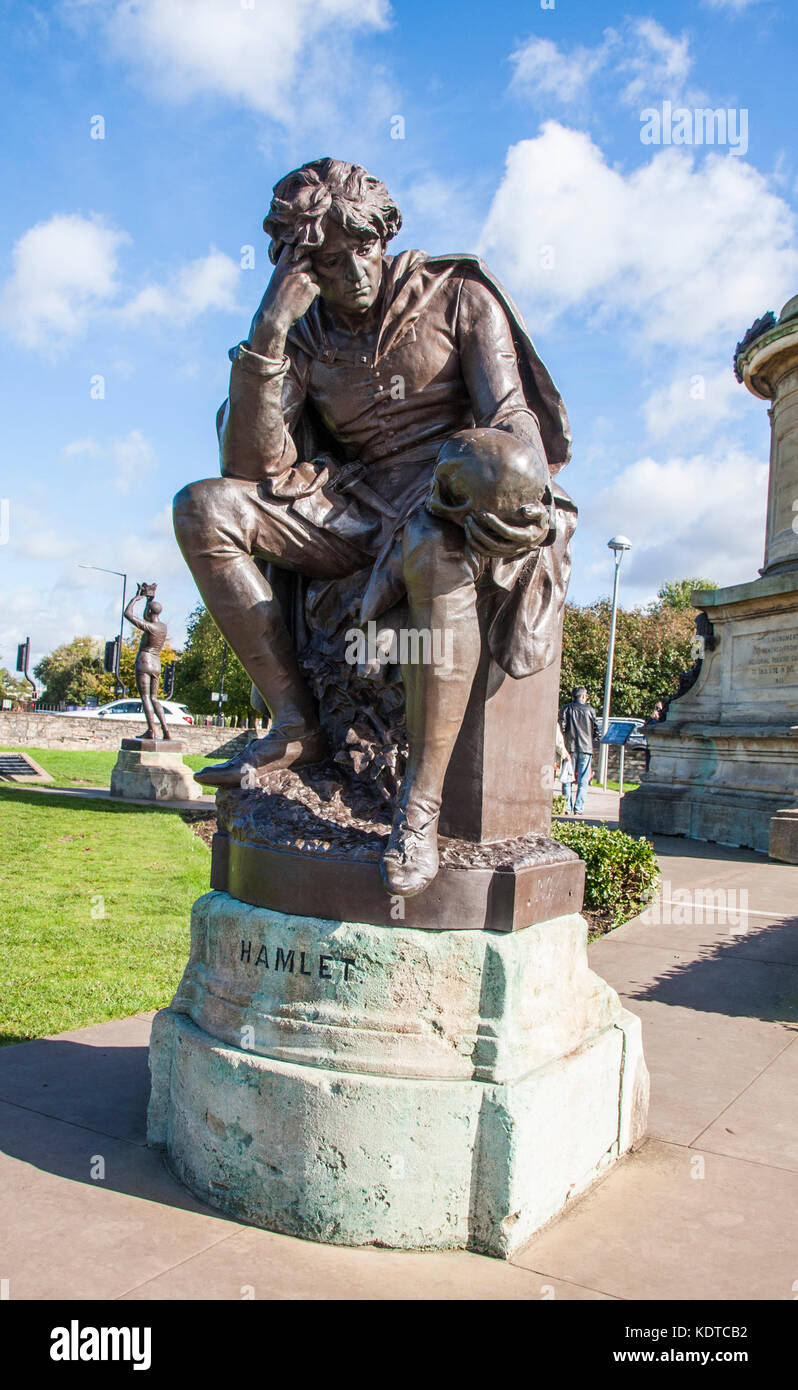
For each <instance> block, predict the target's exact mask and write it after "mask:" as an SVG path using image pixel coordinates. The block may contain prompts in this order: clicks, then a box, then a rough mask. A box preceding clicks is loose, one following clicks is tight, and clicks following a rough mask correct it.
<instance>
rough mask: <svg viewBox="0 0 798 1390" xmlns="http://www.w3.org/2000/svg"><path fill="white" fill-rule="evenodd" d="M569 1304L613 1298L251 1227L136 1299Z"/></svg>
mask: <svg viewBox="0 0 798 1390" xmlns="http://www.w3.org/2000/svg"><path fill="white" fill-rule="evenodd" d="M207 1298H211V1299H243V1298H251V1299H255V1300H256V1301H268V1302H279V1301H286V1300H294V1299H302V1300H305V1299H307V1300H327V1299H345V1300H363V1299H367V1300H385V1299H402V1300H404V1299H408V1300H411V1301H413V1300H424V1301H425V1302H426V1301H427V1300H435V1299H465V1300H471V1299H474V1300H481V1299H488V1300H495V1299H510V1300H519V1299H525V1300H533V1301H534V1300H547V1299H552V1298H553V1299H556V1300H568V1301H584V1300H591V1301H592V1300H596V1299H599V1300H601V1299H604V1298H606V1295H604V1294H602V1293H599V1292H597V1291H596V1290H594V1289H589V1288H584V1287H582V1286H580V1285H578V1284H573V1283H567V1282H565V1281H564V1280H557V1279H548V1278H544V1277H542V1276H541V1275H540V1274H537V1273H535V1272H534V1271H531V1270H526V1269H521V1268H518V1267H515V1266H513V1265H511V1264H507V1263H505V1261H503V1260H492V1259H488V1258H487V1257H485V1256H482V1255H473V1254H469V1253H467V1252H466V1251H446V1252H443V1253H440V1252H430V1253H427V1254H424V1253H415V1252H412V1253H411V1252H404V1251H393V1250H374V1249H362V1250H348V1249H344V1248H343V1247H341V1246H334V1245H318V1244H315V1243H314V1242H312V1241H303V1240H295V1239H293V1238H292V1237H291V1236H281V1235H276V1234H274V1233H273V1232H270V1231H260V1230H255V1229H254V1228H248V1229H246V1230H243V1231H240V1232H239V1233H238V1234H236V1235H231V1237H230V1239H229V1240H224V1241H221V1242H220V1243H218V1244H216V1245H214V1246H212V1247H210V1248H209V1249H207V1250H204V1251H203V1252H202V1253H201V1254H199V1255H196V1256H194V1257H193V1258H192V1259H190V1260H186V1261H185V1262H184V1263H183V1264H181V1265H180V1266H178V1267H177V1268H174V1269H170V1270H169V1271H167V1272H166V1273H164V1274H161V1275H159V1276H158V1277H157V1278H155V1279H151V1280H149V1281H148V1282H147V1283H145V1284H141V1285H139V1286H138V1287H136V1288H134V1289H131V1290H130V1291H129V1292H128V1293H127V1294H126V1295H125V1301H129V1300H139V1299H144V1300H148V1301H149V1300H162V1299H188V1300H192V1299H207Z"/></svg>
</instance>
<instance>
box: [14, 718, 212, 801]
mask: <svg viewBox="0 0 798 1390" xmlns="http://www.w3.org/2000/svg"><path fill="white" fill-rule="evenodd" d="M231 732H232V733H234V732H235V730H232V731H231ZM0 753H30V756H31V757H32V758H33V761H34V762H36V763H38V764H39V767H43V768H44V770H45V772H49V773H50V776H51V777H52V778H53V780H54V782H55V785H56V786H57V787H110V785H111V771H112V769H113V766H114V763H115V762H116V759H117V750H116V749H112V750H111V751H109V752H106V751H105V749H103V748H81V749H79V750H77V751H74V752H73V751H71V750H70V749H68V748H0ZM183 761H184V763H185V764H186V766H187V767H190V768H191V771H192V772H199V770H200V768H201V767H205V766H207V764H208V763H212V762H217V761H218V759H216V758H208V757H205V755H204V754H202V753H191V754H189V755H184V758H183ZM15 785H16V786H19V785H21V784H20V783H16V784H15ZM40 785H41V783H40Z"/></svg>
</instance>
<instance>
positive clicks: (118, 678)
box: [78, 565, 127, 698]
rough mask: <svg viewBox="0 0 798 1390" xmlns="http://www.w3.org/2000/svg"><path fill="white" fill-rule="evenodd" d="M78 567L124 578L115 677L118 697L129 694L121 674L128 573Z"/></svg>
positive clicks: (91, 566) (85, 566) (101, 568)
mask: <svg viewBox="0 0 798 1390" xmlns="http://www.w3.org/2000/svg"><path fill="white" fill-rule="evenodd" d="M78 569H81V570H97V571H98V572H99V573H100V574H116V575H118V576H119V578H120V579H121V580H122V616H121V618H120V619H119V656H118V657H117V662H116V670H115V671H114V679H115V681H116V695H117V698H118V697H119V695H120V694H122V695H125V694H127V691H126V690H125V687H124V686H123V684H122V677H121V676H120V674H119V666H120V662H121V660H122V642H123V641H124V636H125V595H126V593H127V575H126V574H123V573H122V571H121V570H106V569H103V567H102V565H78Z"/></svg>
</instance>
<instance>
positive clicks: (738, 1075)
mask: <svg viewBox="0 0 798 1390" xmlns="http://www.w3.org/2000/svg"><path fill="white" fill-rule="evenodd" d="M630 925H631V924H626V925H625V926H623V927H619V928H618V929H617V930H616V931H614V932H610V933H609V935H607V936H605V937H602V938H601V939H600V940H599V941H596V942H594V943H593V944H592V945H591V947H590V950H589V959H590V964H591V967H592V969H594V970H595V971H596V972H597V973H598V974H599V975H601V976H602V977H603V978H604V979H605V980H607V981H608V982H609V984H611V985H612V986H613V988H614V989H617V991H618V993H619V994H620V996H621V998H622V999H623V1001H624V1003H625V1004H627V1006H628V1007H629V1008H630V1009H631V1010H632V1011H633V1012H634V1013H636V1014H638V1015H639V1017H640V1019H641V1020H642V1024H643V1046H644V1049H645V1054H646V1062H647V1064H648V1069H649V1072H650V1074H651V1108H650V1110H649V1133H650V1134H651V1135H653V1136H655V1137H657V1138H660V1139H667V1140H671V1141H672V1142H674V1143H678V1144H692V1143H693V1142H694V1141H695V1140H696V1138H697V1137H698V1135H699V1134H701V1133H702V1131H703V1130H704V1129H706V1128H707V1126H709V1125H711V1124H712V1123H713V1121H714V1120H716V1119H717V1117H718V1116H719V1115H720V1114H721V1113H722V1112H723V1111H724V1110H725V1109H726V1107H727V1106H728V1105H730V1104H731V1103H732V1101H733V1100H734V1099H735V1098H736V1097H737V1096H738V1095H739V1094H740V1093H741V1092H742V1091H743V1090H745V1089H746V1087H748V1086H750V1085H751V1083H752V1082H753V1081H755V1080H756V1078H757V1077H758V1076H759V1074H760V1073H761V1072H762V1071H763V1070H764V1068H765V1067H767V1066H768V1065H769V1064H770V1063H772V1062H773V1061H774V1059H775V1058H776V1057H778V1056H779V1054H780V1053H781V1052H782V1051H783V1050H784V1048H785V1047H787V1046H788V1045H789V1044H790V1043H791V1041H792V1040H793V1038H794V1037H795V1028H796V1024H795V1023H794V1022H792V1021H791V1020H792V1019H794V1018H795V1017H796V1016H798V1015H796V1004H798V972H796V969H795V967H793V966H788V967H782V966H779V965H776V964H772V963H767V962H764V961H757V960H752V959H750V958H746V957H743V956H739V955H737V954H736V953H735V954H733V955H729V956H728V957H727V954H726V950H725V947H724V948H720V950H717V951H716V950H714V949H712V948H709V949H708V950H707V952H706V953H704V952H703V951H702V948H700V947H699V948H698V949H696V950H693V951H690V950H683V951H674V950H672V949H671V948H669V947H664V946H659V945H646V946H643V945H639V944H638V943H637V941H635V940H632V941H629V940H628V938H627V935H626V933H627V932H628V928H629V926H630ZM651 930H652V940H654V941H656V939H657V937H659V938H662V937H663V936H666V935H667V932H668V930H669V929H668V928H665V927H659V928H652V929H651ZM768 1015H770V1017H768ZM785 1018H786V1021H782V1020H784V1019H785Z"/></svg>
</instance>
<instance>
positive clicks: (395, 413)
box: [218, 251, 575, 676]
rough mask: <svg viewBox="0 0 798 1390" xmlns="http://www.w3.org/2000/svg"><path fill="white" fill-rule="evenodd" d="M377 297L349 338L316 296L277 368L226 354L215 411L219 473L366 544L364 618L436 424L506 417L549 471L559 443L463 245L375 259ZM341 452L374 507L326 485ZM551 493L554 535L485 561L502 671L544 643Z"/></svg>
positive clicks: (556, 564) (515, 337) (542, 371)
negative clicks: (368, 324)
mask: <svg viewBox="0 0 798 1390" xmlns="http://www.w3.org/2000/svg"><path fill="white" fill-rule="evenodd" d="M379 309H380V312H379V316H378V321H377V323H376V326H375V328H374V329H373V331H372V332H371V333H369V334H363V333H360V334H348V333H346V332H344V331H342V330H340V329H338V328H336V326H335V325H334V323H333V322H332V320H331V319H330V317H329V314H328V312H327V310H326V308H325V306H324V304H323V302H322V301H321V300H316V301H315V302H314V304H313V305H312V306H311V308H310V309H309V310H308V312H307V313H306V314H305V316H304V317H303V318H302V319H301V320H300V322H299V323H298V324H296V325H295V326H294V329H293V330H292V331H291V333H290V335H289V338H288V342H287V346H286V354H287V361H286V363H285V364H284V368H283V370H281V371H274V370H272V371H271V374H270V375H266V376H258V375H255V374H253V373H252V372H249V371H243V370H242V369H241V368H240V367H238V369H237V368H236V365H235V364H234V367H233V372H232V374H231V391H230V397H229V399H228V401H227V402H226V403H225V405H224V406H223V407H222V409H221V411H220V412H219V421H218V423H219V436H220V451H221V466H222V472H223V473H226V474H229V475H231V476H239V477H249V478H257V479H258V480H259V486H260V490H261V491H263V490H264V489H265V490H266V491H267V492H268V494H269V495H271V496H272V497H274V498H275V500H279V501H281V502H285V503H286V504H288V505H291V506H292V507H294V508H295V509H296V510H297V511H298V512H299V513H300V514H301V515H302V516H303V517H305V518H306V519H307V520H309V521H311V522H313V523H315V524H317V525H323V526H329V527H330V528H331V529H333V530H336V531H339V532H341V533H342V534H347V535H351V536H352V537H353V538H354V537H357V539H358V540H359V541H360V542H361V544H365V545H366V547H367V548H368V549H369V550H370V551H372V552H373V553H374V555H375V565H374V568H373V570H372V573H371V576H370V578H369V581H368V584H367V586H366V589H365V592H364V596H363V601H362V606H361V617H362V619H363V620H364V621H365V620H366V619H368V618H371V617H377V616H379V614H380V613H381V612H384V611H385V609H386V608H388V607H389V606H390V605H391V604H392V603H393V602H395V601H396V600H397V599H398V598H399V597H400V596H401V577H400V574H399V572H398V567H397V564H396V559H397V554H396V552H397V534H398V532H399V531H400V530H401V526H402V525H403V523H404V521H405V520H406V519H407V517H408V515H409V514H410V513H411V512H412V511H413V510H414V509H415V508H416V507H418V506H419V505H423V502H424V499H425V498H426V496H427V494H428V491H429V486H430V480H431V477H432V472H433V469H434V466H435V460H436V457H437V453H438V450H439V448H440V446H441V444H442V443H443V442H444V441H445V440H446V439H448V438H449V436H450V435H451V434H453V433H454V432H455V431H456V430H460V429H464V428H467V427H469V426H472V425H478V426H492V427H494V428H500V429H506V430H508V431H510V432H511V433H513V434H517V435H519V436H521V437H523V438H525V439H527V440H528V441H529V442H530V443H532V444H533V445H535V446H536V447H537V448H539V449H541V450H542V451H543V452H544V453H545V456H546V460H547V463H548V466H549V470H550V473H551V475H552V478H553V477H554V475H555V474H556V473H557V472H558V471H559V469H560V468H561V467H562V466H563V465H564V464H565V463H566V462H567V460H568V457H569V455H570V432H569V427H568V420H567V416H566V414H565V409H564V406H563V403H562V400H561V398H560V396H559V393H558V392H557V390H556V387H555V386H554V384H553V382H552V380H551V378H550V376H549V374H548V372H547V371H546V368H545V367H544V366H543V364H542V363H541V361H540V359H539V357H538V356H537V353H536V352H535V349H534V347H533V345H532V343H531V341H530V339H529V337H528V335H527V333H526V330H525V328H524V325H523V322H522V320H521V317H520V315H519V313H518V311H517V309H516V308H515V306H514V305H513V304H512V302H511V300H510V299H509V297H508V296H507V294H506V292H505V291H504V290H503V289H502V287H501V286H500V285H499V284H498V282H497V281H496V280H494V279H493V277H492V276H491V274H490V272H489V271H488V270H487V269H486V268H485V267H484V266H483V265H482V263H481V262H480V261H479V260H478V259H477V258H476V257H474V256H468V255H453V256H438V257H427V256H426V255H424V253H423V252H419V251H407V252H404V253H402V254H401V255H399V256H396V257H386V258H385V270H384V275H383V287H382V291H381V301H380V306H379ZM263 360H264V361H265V359H263ZM342 464H343V465H349V466H350V468H351V466H353V465H359V466H360V470H361V477H362V479H363V481H364V482H365V483H367V485H368V488H369V489H370V490H371V491H372V492H373V493H374V494H376V496H377V497H379V498H380V499H381V501H382V503H383V504H384V505H383V508H382V510H381V511H380V512H379V513H378V512H376V511H374V510H373V509H371V508H369V507H368V506H365V507H364V504H363V502H362V500H359V499H358V498H357V497H355V496H353V495H350V496H346V495H345V494H342V493H341V492H339V491H337V489H336V486H335V484H336V478H338V479H339V481H340V465H342ZM552 492H553V495H554V500H555V504H556V508H557V519H558V526H557V536H556V538H555V540H554V543H553V545H551V546H549V547H547V548H546V549H541V550H537V551H534V552H533V553H532V554H531V555H529V556H524V557H521V559H519V560H514V561H510V562H507V561H499V560H494V561H493V562H491V565H490V570H491V575H492V578H493V581H494V583H495V584H496V585H497V586H498V589H499V594H498V596H497V602H496V604H495V607H494V617H493V621H492V624H491V627H490V631H489V643H490V647H491V651H492V654H493V656H494V658H495V660H496V661H497V662H498V664H499V665H500V666H501V667H502V669H503V670H505V671H507V672H508V674H510V675H512V676H523V675H527V674H530V673H531V672H532V671H535V670H540V669H542V668H543V667H544V666H547V665H548V664H549V663H550V662H551V661H552V660H553V659H554V656H555V654H556V651H557V648H558V628H559V615H560V611H561V608H562V602H563V600H564V597H565V590H566V587H567V580H568V571H569V557H568V542H569V539H570V535H571V533H572V531H573V527H574V524H575V509H574V507H573V503H572V502H571V501H570V499H569V498H568V496H567V494H566V493H564V492H563V491H562V489H561V488H559V487H558V486H557V485H554V484H553V486H552Z"/></svg>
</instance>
